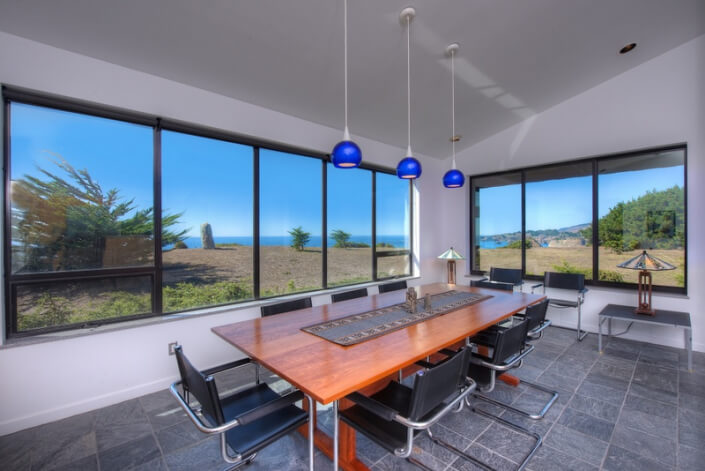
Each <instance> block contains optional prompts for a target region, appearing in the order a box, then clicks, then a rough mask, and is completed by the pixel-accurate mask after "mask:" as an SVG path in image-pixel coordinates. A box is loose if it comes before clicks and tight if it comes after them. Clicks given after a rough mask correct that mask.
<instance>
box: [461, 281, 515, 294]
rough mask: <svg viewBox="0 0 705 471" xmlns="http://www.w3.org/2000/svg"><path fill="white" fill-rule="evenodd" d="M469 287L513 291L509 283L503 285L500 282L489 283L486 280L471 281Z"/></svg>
mask: <svg viewBox="0 0 705 471" xmlns="http://www.w3.org/2000/svg"><path fill="white" fill-rule="evenodd" d="M470 286H476V287H478V288H488V289H501V290H503V291H514V285H513V284H511V283H504V282H502V281H489V280H487V279H482V280H471V281H470Z"/></svg>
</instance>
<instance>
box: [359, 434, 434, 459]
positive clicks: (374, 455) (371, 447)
mask: <svg viewBox="0 0 705 471" xmlns="http://www.w3.org/2000/svg"><path fill="white" fill-rule="evenodd" d="M439 427H440V426H439ZM355 441H356V445H357V457H358V459H359V460H360V461H362V462H363V463H365V464H366V465H367V466H368V467H371V466H372V465H373V464H375V463H376V462H377V461H379V460H381V459H382V457H384V455H385V454H386V453H387V451H386V450H385V449H384V448H382V447H381V446H379V445H377V444H376V443H375V442H373V441H372V440H370V439H369V438H367V437H366V436H365V435H363V434H361V433H359V432H355Z"/></svg>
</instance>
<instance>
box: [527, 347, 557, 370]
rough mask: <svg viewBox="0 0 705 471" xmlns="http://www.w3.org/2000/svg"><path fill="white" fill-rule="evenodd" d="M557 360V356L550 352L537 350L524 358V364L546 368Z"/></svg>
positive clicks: (541, 368)
mask: <svg viewBox="0 0 705 471" xmlns="http://www.w3.org/2000/svg"><path fill="white" fill-rule="evenodd" d="M555 360H556V356H555V355H554V354H552V353H549V352H543V351H540V350H535V351H533V352H531V354H530V355H529V356H527V357H526V359H524V365H527V366H532V367H534V368H538V369H540V370H545V369H546V368H548V367H549V366H550V365H551V363H553V362H554V361H555Z"/></svg>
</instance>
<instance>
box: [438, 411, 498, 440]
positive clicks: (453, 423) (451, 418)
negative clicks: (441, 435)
mask: <svg viewBox="0 0 705 471" xmlns="http://www.w3.org/2000/svg"><path fill="white" fill-rule="evenodd" d="M438 423H439V424H440V425H442V426H444V427H447V428H449V429H450V430H452V431H454V432H457V433H459V434H461V435H463V436H464V437H466V438H468V439H469V440H474V439H475V438H477V437H478V436H480V434H481V433H482V432H484V431H485V429H487V427H489V426H490V425H491V424H492V421H491V420H490V419H488V418H486V417H483V416H481V415H480V414H476V413H475V412H472V411H470V410H468V409H467V408H464V409H463V410H462V411H460V412H458V413H452V412H451V413H450V414H446V415H445V417H443V418H442V419H441V420H439V421H438Z"/></svg>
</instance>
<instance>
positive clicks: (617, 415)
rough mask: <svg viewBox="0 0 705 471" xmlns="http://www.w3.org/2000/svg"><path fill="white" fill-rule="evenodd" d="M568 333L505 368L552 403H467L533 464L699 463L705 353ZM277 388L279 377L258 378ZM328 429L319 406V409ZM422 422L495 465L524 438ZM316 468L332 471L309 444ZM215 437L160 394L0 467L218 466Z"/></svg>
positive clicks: (466, 417) (457, 422) (425, 445)
mask: <svg viewBox="0 0 705 471" xmlns="http://www.w3.org/2000/svg"><path fill="white" fill-rule="evenodd" d="M574 334H575V333H574V332H573V331H569V330H565V329H560V328H550V329H548V331H547V334H546V335H545V336H544V338H543V339H542V340H541V341H539V342H538V343H537V344H536V351H535V352H534V353H532V354H531V355H530V356H529V357H527V359H526V361H525V363H524V366H523V367H522V368H521V369H519V370H515V372H516V374H517V375H518V376H520V377H522V378H524V379H527V380H531V381H537V382H539V383H542V384H545V385H548V386H551V387H554V388H556V389H557V390H558V391H559V392H560V394H561V395H560V398H559V400H558V402H557V403H556V404H555V405H554V406H553V407H552V408H551V410H550V411H549V412H548V414H547V416H546V418H545V419H544V420H542V421H531V420H529V419H526V418H524V417H521V416H518V415H516V414H513V413H509V412H506V411H501V410H499V409H496V408H492V406H489V405H482V404H481V403H478V407H483V408H487V409H492V410H494V411H496V412H502V415H503V417H504V418H506V419H508V420H510V421H513V422H516V423H520V424H523V425H525V426H528V427H530V428H531V429H532V430H534V431H537V432H539V433H540V434H541V435H543V437H544V444H543V446H542V447H541V448H540V449H539V451H538V453H537V454H536V455H535V457H534V458H533V459H532V461H531V462H530V463H529V466H528V468H529V469H531V470H534V471H543V470H568V469H571V470H596V469H603V470H619V471H629V470H638V471H647V470H675V469H681V470H700V469H705V446H703V445H705V354H703V353H697V352H696V353H694V371H693V372H688V371H687V363H686V354H685V351H682V350H678V349H673V348H668V347H661V346H656V345H651V344H645V343H640V342H633V341H628V340H623V339H619V338H616V339H612V340H610V341H609V343H608V344H607V346H606V348H605V352H604V354H602V355H599V354H598V352H597V339H596V337H595V335H592V334H591V335H589V336H588V337H587V338H586V339H585V340H584V341H583V342H580V343H578V342H576V341H575V335H574ZM252 378H253V376H252V371H251V369H250V370H249V371H243V370H240V371H239V372H237V373H235V374H232V373H231V374H229V375H224V376H220V377H218V378H217V382H218V387H219V389H220V390H221V392H225V391H229V390H233V389H235V388H237V386H238V385H242V384H244V383H246V382H247V381H251V380H252ZM267 381H268V382H270V383H272V384H273V386H274V387H276V388H280V389H283V388H286V387H287V385H286V384H284V383H283V381H280V380H277V378H276V377H273V376H267ZM542 394H543V393H540V392H537V391H534V390H531V389H527V388H525V387H524V386H520V387H518V388H512V387H509V386H506V385H504V383H501V382H499V383H498V387H497V389H496V390H495V391H494V392H493V393H492V396H494V397H496V398H501V399H503V400H508V401H512V402H513V403H514V404H517V405H520V406H522V407H534V408H537V407H538V406H539V402H540V401H542V400H544V396H542ZM319 420H320V422H319V423H320V426H321V427H322V428H324V429H328V430H330V429H331V417H330V411H329V410H326V409H322V410H321V411H320V412H319ZM433 431H434V432H435V433H436V434H437V435H438V436H440V437H441V438H444V439H445V440H447V441H449V442H451V443H452V444H453V445H455V446H456V447H458V448H461V449H464V450H466V451H467V452H468V453H470V454H472V455H473V456H475V457H478V458H481V459H482V460H484V461H485V462H487V463H490V464H491V465H492V466H493V467H495V468H496V469H498V470H505V469H508V470H509V469H516V467H517V465H516V463H517V462H518V461H520V460H521V458H522V455H523V454H524V453H526V452H528V450H529V449H530V447H531V445H532V440H530V439H528V438H526V437H524V436H522V435H519V434H517V433H516V432H514V431H512V430H510V429H508V428H506V427H504V426H502V425H500V424H498V423H496V422H492V421H491V420H488V419H487V418H485V417H483V416H481V415H479V414H475V413H473V412H470V411H469V410H467V409H465V410H463V411H462V412H460V413H458V414H450V415H449V416H448V417H446V418H444V419H443V420H442V421H441V423H440V424H438V425H436V426H435V427H434V429H433ZM414 454H415V455H416V457H417V458H418V459H420V460H421V461H423V462H424V463H426V464H427V465H428V466H430V467H431V468H432V469H434V470H438V471H465V470H474V469H477V468H476V467H474V466H473V465H472V464H471V463H469V462H467V461H465V460H463V459H461V458H458V457H456V456H455V455H453V454H451V453H450V452H448V451H446V450H445V449H442V448H439V447H437V446H435V445H434V444H433V443H432V442H431V441H430V440H428V438H426V437H421V438H420V440H418V442H417V446H416V448H415V450H414ZM358 455H359V456H360V458H361V460H362V461H363V462H365V463H366V464H368V465H369V466H370V467H371V468H372V469H373V470H376V471H382V470H406V469H416V468H414V467H412V466H410V465H408V464H407V463H406V462H405V461H403V460H400V459H398V458H395V457H394V456H391V455H390V454H388V453H386V452H385V451H384V450H383V449H381V448H379V447H378V446H376V445H375V444H373V443H372V442H370V441H369V440H367V439H366V438H365V437H363V436H360V435H358ZM315 464H316V469H331V468H332V465H331V462H330V460H328V458H326V457H325V456H323V455H322V454H321V453H319V452H317V453H316V463H315ZM224 467H225V466H224V465H223V462H222V461H221V458H220V451H219V442H218V438H217V437H206V436H205V435H203V434H201V433H200V432H198V431H197V430H196V429H195V427H194V426H193V425H192V424H191V423H190V422H189V421H188V419H187V418H186V416H185V415H184V414H183V413H182V412H181V410H180V409H179V408H178V406H177V405H176V403H175V402H174V400H173V399H172V398H171V396H170V394H169V393H168V391H160V392H157V393H154V394H150V395H147V396H142V397H140V398H137V399H133V400H130V401H126V402H123V403H120V404H116V405H113V406H110V407H106V408H103V409H100V410H96V411H92V412H88V413H85V414H81V415H77V416H74V417H70V418H68V419H64V420H60V421H57V422H53V423H50V424H46V425H42V426H39V427H35V428H33V429H28V430H23V431H20V432H17V433H14V434H12V435H8V436H4V437H0V469H3V470H44V469H56V470H72V471H80V470H101V471H110V470H128V469H129V470H145V471H147V470H149V471H151V470H156V471H160V470H170V471H181V470H184V471H186V470H199V471H200V470H206V469H223V468H224ZM245 469H247V470H248V471H264V470H267V471H278V470H288V469H292V470H305V469H307V454H306V441H305V440H304V439H303V438H302V437H300V436H299V435H298V434H294V435H290V436H288V437H286V438H284V439H282V440H280V441H279V442H277V443H276V444H274V445H272V446H270V447H269V448H266V449H265V450H263V451H262V452H260V454H259V455H258V457H257V459H256V460H255V462H254V463H253V464H252V465H249V466H247V467H246V468H245Z"/></svg>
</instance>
